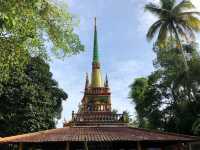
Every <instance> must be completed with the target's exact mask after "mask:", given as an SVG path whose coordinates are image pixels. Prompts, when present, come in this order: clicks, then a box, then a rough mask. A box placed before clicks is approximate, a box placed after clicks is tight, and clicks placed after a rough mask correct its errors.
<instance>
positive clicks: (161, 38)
mask: <svg viewBox="0 0 200 150" xmlns="http://www.w3.org/2000/svg"><path fill="white" fill-rule="evenodd" d="M167 37H168V23H164V24H162V25H161V27H160V32H159V34H158V38H157V42H158V44H159V45H160V44H165V42H166V39H167Z"/></svg>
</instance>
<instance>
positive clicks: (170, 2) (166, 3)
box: [160, 0, 176, 11]
mask: <svg viewBox="0 0 200 150" xmlns="http://www.w3.org/2000/svg"><path fill="white" fill-rule="evenodd" d="M175 2H176V1H175V0H160V4H161V8H163V9H166V10H170V11H171V10H172V9H173V8H174V5H175Z"/></svg>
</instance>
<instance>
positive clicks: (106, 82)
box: [105, 74, 109, 88]
mask: <svg viewBox="0 0 200 150" xmlns="http://www.w3.org/2000/svg"><path fill="white" fill-rule="evenodd" d="M105 87H106V88H108V87H109V85H108V75H107V74H106V79H105Z"/></svg>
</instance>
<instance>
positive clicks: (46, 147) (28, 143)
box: [0, 18, 198, 150]
mask: <svg viewBox="0 0 200 150" xmlns="http://www.w3.org/2000/svg"><path fill="white" fill-rule="evenodd" d="M90 78H91V79H90ZM90 78H89V75H88V74H86V79H85V87H84V95H83V98H82V100H81V106H80V107H79V110H78V112H74V111H73V112H72V119H71V120H70V121H69V122H64V125H63V128H57V129H50V130H46V131H40V132H36V133H28V134H23V135H16V136H11V137H5V138H2V139H0V146H5V147H4V149H5V150H7V149H6V148H8V147H6V146H9V148H10V149H18V150H187V149H189V147H190V146H189V143H190V142H195V141H197V140H198V138H197V137H193V136H189V135H180V134H175V133H165V132H160V131H153V130H147V129H140V128H134V127H132V126H130V125H129V124H128V119H127V116H126V115H125V114H116V113H114V112H112V103H111V90H110V87H109V82H108V77H107V75H106V77H105V80H103V77H102V74H101V64H100V60H99V49H98V38H97V24H96V18H95V23H94V46H93V59H92V73H91V77H90ZM122 90H123V89H122Z"/></svg>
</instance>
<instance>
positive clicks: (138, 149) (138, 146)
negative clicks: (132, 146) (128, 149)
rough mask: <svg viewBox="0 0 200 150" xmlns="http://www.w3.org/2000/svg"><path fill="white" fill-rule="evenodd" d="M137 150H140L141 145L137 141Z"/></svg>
mask: <svg viewBox="0 0 200 150" xmlns="http://www.w3.org/2000/svg"><path fill="white" fill-rule="evenodd" d="M137 150H142V145H141V143H140V142H139V141H138V142H137Z"/></svg>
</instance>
